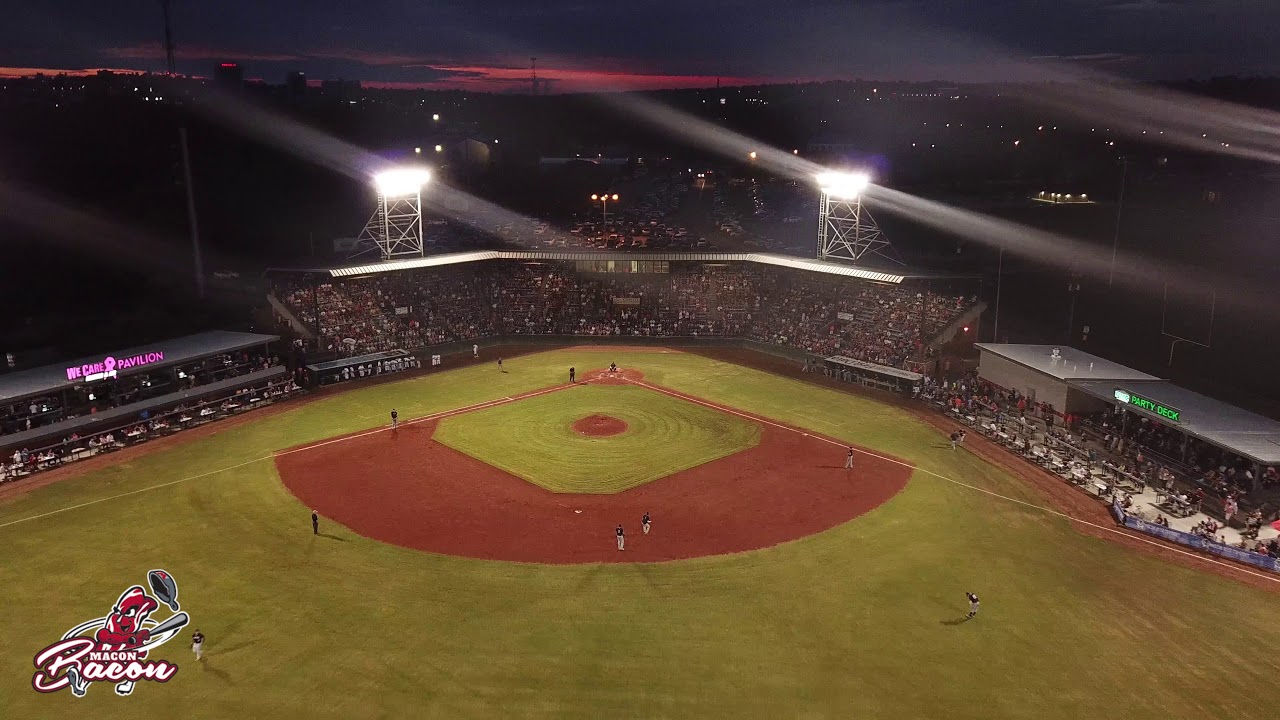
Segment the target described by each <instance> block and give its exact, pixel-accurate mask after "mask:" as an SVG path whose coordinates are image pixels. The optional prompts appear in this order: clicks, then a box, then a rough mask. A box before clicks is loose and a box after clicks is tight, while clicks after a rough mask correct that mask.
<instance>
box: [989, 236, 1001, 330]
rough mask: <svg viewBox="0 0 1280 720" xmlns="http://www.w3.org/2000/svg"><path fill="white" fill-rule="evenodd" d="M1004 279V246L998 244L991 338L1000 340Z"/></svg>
mask: <svg viewBox="0 0 1280 720" xmlns="http://www.w3.org/2000/svg"><path fill="white" fill-rule="evenodd" d="M1003 281H1004V246H1003V245H1001V246H1000V255H999V257H998V258H997V259H996V316H995V319H993V320H992V321H991V340H992V341H993V342H997V343H998V342H1000V285H1001V284H1002V283H1003Z"/></svg>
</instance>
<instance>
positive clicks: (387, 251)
mask: <svg viewBox="0 0 1280 720" xmlns="http://www.w3.org/2000/svg"><path fill="white" fill-rule="evenodd" d="M430 179H431V173H429V172H427V171H426V170H425V169H423V168H418V167H404V168H396V169H393V170H384V171H383V172H380V173H378V174H377V175H375V176H374V177H373V183H374V186H375V187H377V188H378V209H377V210H376V211H375V212H374V213H373V217H371V218H369V222H368V224H366V225H365V226H364V231H363V232H361V233H360V240H361V241H362V242H363V241H372V242H373V243H374V244H375V245H377V246H378V250H379V252H380V254H381V255H382V259H383V260H391V259H392V258H396V257H403V256H405V255H416V256H417V257H422V250H423V243H424V238H423V236H422V186H423V185H426V184H427V181H428V180H430Z"/></svg>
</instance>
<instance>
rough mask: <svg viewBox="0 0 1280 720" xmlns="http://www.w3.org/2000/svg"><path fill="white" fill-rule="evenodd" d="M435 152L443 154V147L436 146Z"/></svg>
mask: <svg viewBox="0 0 1280 720" xmlns="http://www.w3.org/2000/svg"><path fill="white" fill-rule="evenodd" d="M436 152H444V146H443V145H437V146H436Z"/></svg>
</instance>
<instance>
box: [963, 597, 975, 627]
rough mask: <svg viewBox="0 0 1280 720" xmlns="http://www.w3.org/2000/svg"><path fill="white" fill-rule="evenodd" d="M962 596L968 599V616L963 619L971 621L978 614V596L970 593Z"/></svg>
mask: <svg viewBox="0 0 1280 720" xmlns="http://www.w3.org/2000/svg"><path fill="white" fill-rule="evenodd" d="M964 596H965V597H967V598H969V614H968V615H966V616H965V618H964V619H965V620H971V619H973V617H974V616H975V615H977V614H978V596H977V595H974V594H973V593H971V592H967V593H965V594H964Z"/></svg>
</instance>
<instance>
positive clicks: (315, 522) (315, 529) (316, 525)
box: [311, 510, 320, 535]
mask: <svg viewBox="0 0 1280 720" xmlns="http://www.w3.org/2000/svg"><path fill="white" fill-rule="evenodd" d="M311 534H312V535H319V534H320V516H319V515H317V514H316V511H315V510H312V511H311Z"/></svg>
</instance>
